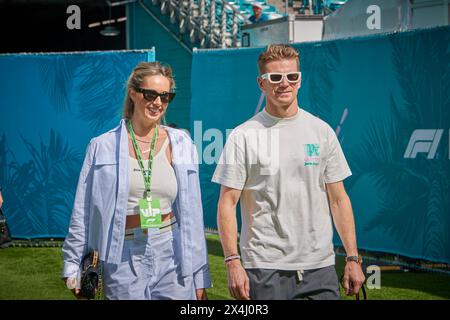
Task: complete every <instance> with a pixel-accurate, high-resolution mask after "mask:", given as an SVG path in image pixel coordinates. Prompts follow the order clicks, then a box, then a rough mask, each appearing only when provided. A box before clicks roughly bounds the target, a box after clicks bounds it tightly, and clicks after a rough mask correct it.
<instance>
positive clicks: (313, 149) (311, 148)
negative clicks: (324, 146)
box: [305, 143, 320, 167]
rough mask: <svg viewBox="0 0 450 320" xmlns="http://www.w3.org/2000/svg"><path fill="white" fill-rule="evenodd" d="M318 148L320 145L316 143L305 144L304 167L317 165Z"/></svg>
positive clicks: (318, 159)
mask: <svg viewBox="0 0 450 320" xmlns="http://www.w3.org/2000/svg"><path fill="white" fill-rule="evenodd" d="M319 148H320V145H319V144H318V143H306V144H305V167H306V166H317V165H319V161H320V153H319Z"/></svg>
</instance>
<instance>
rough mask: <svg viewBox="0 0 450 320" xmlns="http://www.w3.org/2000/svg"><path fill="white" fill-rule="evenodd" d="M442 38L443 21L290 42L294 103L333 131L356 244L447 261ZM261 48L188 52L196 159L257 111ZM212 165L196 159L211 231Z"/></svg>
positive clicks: (448, 84) (448, 123)
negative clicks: (294, 51)
mask: <svg viewBox="0 0 450 320" xmlns="http://www.w3.org/2000/svg"><path fill="white" fill-rule="evenodd" d="M449 43H450V27H442V28H435V29H428V30H418V31H413V32H407V33H398V34H388V35H381V36H371V37H365V38H353V39H346V40H337V41H326V42H316V43H303V44H297V45H295V46H296V47H297V48H298V49H299V50H300V54H301V71H302V77H303V79H302V87H301V89H300V93H299V102H300V105H301V107H303V108H304V109H305V110H307V111H309V112H312V113H313V114H315V115H317V116H319V117H320V118H322V119H324V120H325V121H327V122H328V123H329V124H330V125H331V126H332V127H333V128H336V130H337V132H338V137H339V140H340V141H341V143H342V147H343V149H344V152H345V154H346V157H347V160H348V162H349V164H350V168H351V169H352V171H353V176H352V177H351V178H349V179H347V180H346V181H345V186H346V188H347V191H348V193H349V195H350V198H351V199H352V204H353V209H354V212H355V219H356V226H357V236H358V246H359V247H360V248H362V249H366V250H372V251H380V252H388V253H394V254H400V255H404V256H408V257H412V258H423V259H429V260H433V261H440V262H446V263H450V196H449V191H450V183H449V181H450V155H449V137H450V131H449V130H450V98H449V92H450V73H449V62H450V59H449V58H450V52H449ZM260 51H262V48H257V49H239V50H221V51H198V52H196V53H195V54H194V56H193V62H192V103H191V134H192V135H193V138H194V139H195V141H196V144H197V147H198V149H199V152H200V153H201V154H202V156H203V158H204V157H205V156H211V155H213V156H217V157H218V156H219V155H220V151H221V149H220V147H217V146H220V144H221V143H223V140H224V139H225V130H226V129H229V128H234V127H235V126H236V125H237V124H239V123H241V122H243V121H245V120H246V119H248V118H249V117H251V116H252V115H253V114H254V113H255V110H257V109H258V102H259V100H260V94H261V92H260V90H259V89H258V87H257V84H256V77H257V65H256V61H257V58H258V54H259V53H260ZM206 88H207V89H206ZM194 121H201V126H202V128H201V130H200V128H199V123H197V126H196V127H195V126H194ZM196 128H197V129H196ZM211 128H216V129H219V130H216V131H219V132H221V134H222V137H220V135H217V134H211V133H212V132H215V131H209V133H207V131H206V130H208V129H211ZM202 133H203V136H202ZM215 153H217V154H215ZM214 168H215V164H207V163H202V164H201V181H202V193H203V204H204V210H205V222H206V225H207V226H208V227H211V228H216V204H217V199H218V190H219V187H218V186H216V185H215V184H213V183H211V182H210V179H211V175H212V173H213V171H214ZM335 243H336V244H340V241H339V238H338V237H335Z"/></svg>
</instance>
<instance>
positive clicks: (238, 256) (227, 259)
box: [223, 254, 241, 264]
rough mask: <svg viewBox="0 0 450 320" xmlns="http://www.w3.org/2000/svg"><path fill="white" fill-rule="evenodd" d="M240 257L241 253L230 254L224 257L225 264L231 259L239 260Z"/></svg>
mask: <svg viewBox="0 0 450 320" xmlns="http://www.w3.org/2000/svg"><path fill="white" fill-rule="evenodd" d="M240 258H241V256H240V255H238V254H233V255H231V256H228V257H226V258H225V259H223V261H224V262H225V264H227V263H228V262H230V261H233V260H237V259H240Z"/></svg>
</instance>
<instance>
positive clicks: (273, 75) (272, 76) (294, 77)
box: [261, 72, 302, 83]
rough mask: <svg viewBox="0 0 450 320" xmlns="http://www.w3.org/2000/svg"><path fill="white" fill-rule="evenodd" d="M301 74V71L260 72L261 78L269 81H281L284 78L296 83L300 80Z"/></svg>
mask: <svg viewBox="0 0 450 320" xmlns="http://www.w3.org/2000/svg"><path fill="white" fill-rule="evenodd" d="M301 74H302V73H301V72H287V73H281V72H269V73H264V74H262V75H261V78H262V79H267V80H269V82H270V83H281V81H283V78H286V80H287V81H288V82H289V83H297V82H299V81H300V76H301Z"/></svg>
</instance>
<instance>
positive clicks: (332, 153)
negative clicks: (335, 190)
mask: <svg viewBox="0 0 450 320" xmlns="http://www.w3.org/2000/svg"><path fill="white" fill-rule="evenodd" d="M327 130H328V132H327V136H328V138H327V142H328V152H327V157H326V166H325V173H324V181H325V183H334V182H338V181H342V180H344V179H345V178H347V177H349V176H351V175H352V172H351V171H350V167H349V166H348V163H347V160H346V159H345V156H344V152H343V151H342V148H341V145H340V143H339V141H338V139H337V136H336V133H335V132H334V131H333V129H331V127H328V128H327Z"/></svg>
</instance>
